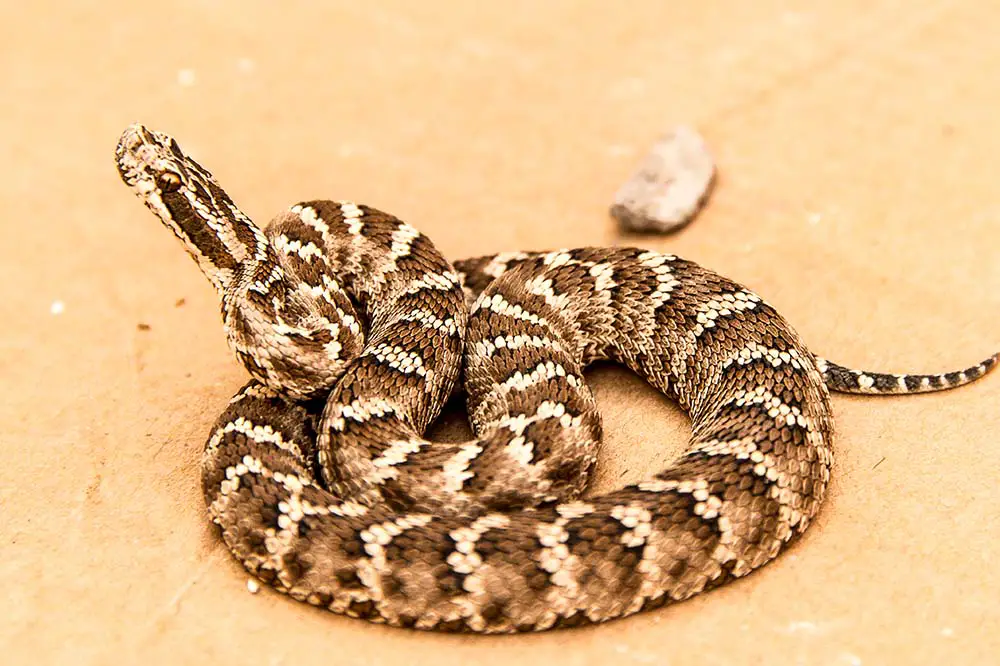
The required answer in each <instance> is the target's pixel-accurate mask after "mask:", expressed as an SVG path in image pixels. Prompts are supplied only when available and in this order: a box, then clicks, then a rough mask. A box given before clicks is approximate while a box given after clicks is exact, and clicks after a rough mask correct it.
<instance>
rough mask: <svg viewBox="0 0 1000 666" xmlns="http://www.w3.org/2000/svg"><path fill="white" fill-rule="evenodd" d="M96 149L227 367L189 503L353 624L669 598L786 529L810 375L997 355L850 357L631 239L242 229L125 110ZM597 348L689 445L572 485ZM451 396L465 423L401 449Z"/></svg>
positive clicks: (799, 483) (490, 621)
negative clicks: (668, 402) (601, 489)
mask: <svg viewBox="0 0 1000 666" xmlns="http://www.w3.org/2000/svg"><path fill="white" fill-rule="evenodd" d="M116 164H117V167H118V171H119V175H120V176H121V178H122V179H123V181H124V182H125V184H126V185H127V186H128V187H129V188H130V189H131V190H132V191H133V193H134V194H136V195H137V196H138V197H139V199H141V200H142V201H143V202H144V203H145V205H146V206H147V207H148V208H149V209H150V210H151V211H152V212H153V213H154V214H155V215H156V216H157V217H158V218H159V219H160V221H161V222H162V223H163V224H164V225H165V226H166V227H167V228H169V229H170V230H171V231H172V232H173V233H174V234H175V235H176V236H177V238H178V239H179V240H180V241H181V243H182V244H183V246H184V247H185V249H186V250H187V252H188V253H189V254H190V255H191V256H192V257H193V258H194V260H195V261H196V263H197V264H198V266H199V268H200V269H201V271H202V272H203V273H204V274H205V276H206V277H207V278H208V280H209V281H210V282H211V284H212V285H213V286H214V287H215V289H216V291H217V293H218V296H219V299H220V302H221V314H222V319H223V328H224V331H225V334H226V339H227V342H228V344H229V346H230V348H231V349H232V351H233V352H234V353H235V355H236V358H237V359H238V360H239V361H240V362H241V364H242V365H243V366H244V367H245V368H246V369H247V371H248V372H249V374H250V376H251V379H250V380H249V382H248V383H247V384H245V385H244V386H243V387H242V388H241V389H240V390H239V391H238V392H237V393H236V395H235V396H234V397H233V398H232V399H231V401H230V402H229V403H228V405H227V406H226V408H225V409H224V411H223V413H222V414H221V415H220V416H219V417H218V420H217V421H216V423H215V424H214V425H213V427H212V428H211V432H210V435H209V437H208V440H207V443H206V445H205V448H204V453H203V457H202V462H201V481H202V490H203V494H204V500H205V503H206V506H207V510H208V515H209V517H210V520H211V521H212V522H213V523H214V524H215V525H216V526H217V530H218V533H219V535H220V536H221V540H222V541H223V542H224V543H225V545H226V547H227V548H228V549H229V551H230V552H231V553H232V555H233V556H234V557H235V558H236V559H237V560H238V561H239V562H240V563H242V565H243V566H244V567H245V569H246V570H247V572H248V573H249V574H250V575H251V578H250V579H249V581H253V582H255V584H257V583H256V581H259V582H263V583H265V584H267V585H269V586H271V587H272V588H273V589H275V590H277V591H278V592H281V593H284V594H287V595H289V596H291V597H292V598H294V599H296V600H299V601H302V602H306V603H308V604H312V605H314V606H318V607H321V608H326V609H329V610H330V611H333V612H335V613H339V614H343V615H346V616H349V617H353V618H362V619H365V620H369V621H372V622H376V623H384V624H387V625H391V626H396V627H406V628H413V629H420V630H436V631H445V632H473V633H512V632H527V631H541V630H547V629H551V628H557V627H572V626H578V625H587V624H594V623H599V622H604V621H607V620H612V619H615V618H622V617H626V616H629V615H632V614H634V613H638V612H640V611H648V610H650V609H654V608H658V607H662V606H664V605H667V604H672V603H674V602H679V601H682V600H685V599H688V598H691V597H693V596H695V595H698V594H700V593H702V592H704V591H707V590H710V589H713V588H716V587H718V586H720V585H722V584H725V583H726V582H728V581H731V580H734V579H737V578H741V577H743V576H746V575H747V574H749V573H751V572H753V571H755V570H757V569H759V568H760V567H762V566H763V565H765V564H767V563H768V562H770V561H772V560H773V559H774V558H775V557H777V556H778V554H779V553H780V552H782V551H783V550H784V549H785V548H786V547H787V546H788V545H789V544H790V543H793V542H794V541H795V540H796V539H797V538H798V537H799V536H800V535H802V534H803V532H804V531H805V530H806V529H807V528H808V527H809V525H811V524H812V523H813V522H814V520H815V519H816V517H817V514H818V512H819V510H820V507H821V505H822V504H823V500H824V498H825V496H826V494H827V489H828V486H829V482H830V475H831V470H832V466H833V445H832V442H833V433H834V422H833V416H832V413H831V404H830V392H831V391H839V392H848V393H866V394H909V393H922V392H930V391H936V390H941V389H946V388H953V387H957V386H960V385H963V384H967V383H969V382H971V381H974V380H976V379H978V378H979V377H982V376H983V375H985V374H986V373H987V372H988V371H989V370H991V369H992V368H993V367H995V365H996V364H997V360H998V356H997V355H994V356H992V357H990V358H988V359H987V360H985V361H983V362H981V363H979V364H977V365H975V366H972V367H970V368H968V369H966V370H962V371H956V372H950V373H944V374H932V375H916V374H885V373H873V372H863V371H857V370H852V369H850V368H847V367H845V366H842V365H838V364H835V363H832V362H830V361H827V360H824V359H822V358H820V357H818V356H815V355H814V354H812V353H811V352H810V351H809V350H808V349H807V348H806V346H805V345H804V344H803V342H802V341H801V340H800V338H799V336H798V334H797V333H796V332H795V331H794V330H793V328H792V327H791V325H790V324H789V323H788V322H787V321H786V320H785V319H784V318H783V317H782V316H781V315H780V314H779V313H778V312H777V311H776V310H775V309H774V308H773V307H772V306H770V305H769V304H768V303H767V302H766V301H764V300H763V299H762V298H761V297H760V296H758V295H757V294H755V293H754V292H752V291H751V290H749V289H747V288H746V287H744V286H742V285H740V284H738V283H736V282H734V281H732V280H729V279H727V278H725V277H722V276H720V275H718V274H716V273H714V272H712V271H711V270H708V269H706V268H703V267H701V266H700V265H698V264H696V263H694V262H692V261H688V260H685V259H682V258H680V257H677V256H675V255H672V254H666V253H661V252H655V251H649V250H645V249H641V248H636V247H583V248H574V249H561V250H553V251H523V252H520V251H519V252H505V253H500V254H494V255H490V256H482V257H476V258H471V259H465V260H462V261H458V262H455V263H451V262H449V261H448V260H447V259H446V258H445V257H444V256H443V255H442V254H441V253H440V252H439V251H438V250H437V249H436V248H435V246H434V244H433V243H432V242H431V240H430V239H429V238H428V237H427V236H425V235H424V234H422V233H420V232H419V231H417V230H416V229H415V228H414V227H412V226H410V225H409V224H407V223H405V222H403V221H401V220H399V219H397V218H396V217H394V216H392V215H391V214H388V213H385V212H382V211H379V210H377V209H375V208H371V207H368V206H364V205H358V204H355V203H353V202H350V201H329V200H315V201H304V202H301V203H297V204H295V205H293V206H291V207H289V208H288V209H287V210H285V211H284V212H282V213H280V214H279V215H277V216H276V217H275V218H274V219H272V220H271V222H270V223H269V224H268V225H266V227H263V228H262V227H259V226H257V225H256V224H254V222H252V221H251V220H250V219H249V218H248V217H247V216H246V215H245V214H244V213H243V212H241V211H240V209H239V208H238V207H237V206H236V204H235V203H234V202H233V200H232V199H231V198H230V196H229V195H228V194H227V193H226V192H225V191H224V190H223V189H222V187H221V186H220V185H219V184H218V182H217V181H216V180H215V178H214V177H213V176H212V175H211V174H210V173H209V172H208V171H207V170H206V169H205V168H204V167H202V166H201V165H199V164H198V162H196V161H195V160H194V159H192V158H191V157H190V156H189V155H187V154H186V153H185V152H184V151H183V150H182V149H181V148H180V146H179V145H178V143H177V141H176V140H174V139H173V138H171V137H170V136H169V135H167V134H164V133H161V132H157V131H154V130H151V129H149V128H147V127H145V126H143V125H141V124H134V125H131V126H129V127H128V128H127V129H126V130H125V131H124V132H123V134H122V135H121V137H120V139H119V141H118V144H117V148H116ZM601 360H608V361H612V362H616V363H619V364H622V365H624V366H626V367H628V368H629V369H631V370H632V371H633V372H635V373H636V374H638V375H639V376H640V377H642V378H643V379H645V380H646V381H647V382H648V383H649V384H650V385H651V386H653V387H655V388H656V389H657V390H659V391H660V392H662V393H663V394H664V395H665V396H667V397H668V398H669V399H672V400H674V401H676V403H677V404H678V405H679V406H680V407H681V409H682V410H683V411H684V412H686V414H687V415H688V416H689V418H690V423H691V433H692V434H691V439H690V443H689V445H688V446H687V448H686V449H685V450H684V451H683V453H681V454H680V455H679V456H678V457H677V458H676V459H675V460H673V461H672V462H671V463H670V464H669V465H668V466H666V467H665V468H663V469H660V470H651V471H650V472H649V473H648V474H646V475H645V476H644V480H642V481H640V482H638V483H635V484H630V485H627V486H625V487H623V488H619V489H616V490H613V491H610V492H607V493H604V494H600V495H596V496H589V494H587V493H586V492H585V491H586V487H587V481H588V479H589V477H590V473H591V471H592V469H593V468H594V465H595V461H596V457H597V451H598V448H599V444H600V441H601V437H602V421H601V416H600V413H599V411H598V409H597V405H596V403H595V399H594V395H593V394H592V392H591V390H590V388H589V387H588V384H587V382H586V381H585V379H584V370H585V368H587V366H588V365H590V364H591V363H594V362H596V361H601ZM455 396H464V398H465V401H466V407H467V410H468V415H469V421H470V425H471V429H472V437H471V439H470V440H469V441H465V442H434V441H430V440H428V439H426V438H425V436H424V433H425V431H426V430H427V428H428V426H429V425H430V424H431V423H433V422H434V420H435V419H436V418H437V417H438V416H439V414H440V413H441V411H442V407H443V405H444V404H445V403H446V402H447V401H448V400H449V399H451V398H453V397H455Z"/></svg>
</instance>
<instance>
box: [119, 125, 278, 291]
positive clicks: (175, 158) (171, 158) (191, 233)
mask: <svg viewBox="0 0 1000 666" xmlns="http://www.w3.org/2000/svg"><path fill="white" fill-rule="evenodd" d="M115 158H116V159H115V162H116V164H117V166H118V173H119V175H120V176H121V178H122V180H123V181H124V182H125V184H126V185H128V186H129V188H130V189H131V190H132V192H133V193H135V195H136V196H137V197H139V199H141V200H142V201H143V203H145V204H146V207H147V208H149V209H150V210H151V211H153V213H155V214H156V216H157V217H159V218H160V221H161V222H163V224H164V225H165V226H166V227H167V228H168V229H170V230H171V231H172V232H173V233H174V235H176V236H177V237H178V238H179V239H180V240H181V242H182V243H183V244H184V247H185V249H186V250H187V251H188V253H189V254H190V255H191V256H192V257H193V258H194V259H195V261H196V262H197V263H198V266H199V267H200V268H201V270H202V272H203V273H205V275H206V276H207V277H208V279H209V280H210V281H211V282H212V284H213V285H214V286H215V287H216V289H218V290H219V291H220V293H221V292H224V291H225V290H226V289H227V288H228V287H229V285H230V284H231V283H232V281H233V279H234V278H235V276H236V275H237V274H238V272H239V271H238V269H239V267H240V265H241V264H242V263H243V262H245V261H246V260H247V259H248V258H254V257H259V256H261V255H262V254H263V253H265V252H266V249H267V241H266V240H265V239H264V236H263V234H262V233H261V231H260V230H259V229H258V228H257V227H256V226H254V224H253V223H252V222H251V221H250V219H249V218H247V216H246V215H244V214H243V213H242V212H241V211H240V210H239V209H238V208H237V207H236V204H234V203H233V201H232V199H230V198H229V196H228V195H227V194H226V193H225V191H223V189H222V187H220V186H219V184H218V183H217V182H216V181H215V178H213V177H212V174H211V173H209V172H208V170H206V169H205V168H204V167H202V166H201V165H200V164H198V163H197V162H195V161H194V160H193V159H191V157H189V156H188V155H186V154H185V153H184V151H182V150H181V147H180V146H179V145H178V144H177V142H176V141H175V140H174V139H173V138H172V137H170V136H168V135H166V134H164V133H162V132H155V131H153V130H150V129H148V128H146V127H144V126H143V125H140V124H138V123H137V124H134V125H130V126H129V127H128V128H126V129H125V131H124V132H123V133H122V135H121V138H120V139H119V140H118V146H117V148H116V149H115Z"/></svg>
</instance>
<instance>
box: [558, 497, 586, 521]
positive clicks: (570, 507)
mask: <svg viewBox="0 0 1000 666" xmlns="http://www.w3.org/2000/svg"><path fill="white" fill-rule="evenodd" d="M594 511H595V509H594V505H593V504H590V503H588V502H579V501H577V502H566V503H564V504H560V505H558V506H557V507H556V513H558V514H559V515H560V516H561V517H563V518H566V519H567V520H572V519H574V518H582V517H583V516H586V515H589V514H591V513H593V512H594Z"/></svg>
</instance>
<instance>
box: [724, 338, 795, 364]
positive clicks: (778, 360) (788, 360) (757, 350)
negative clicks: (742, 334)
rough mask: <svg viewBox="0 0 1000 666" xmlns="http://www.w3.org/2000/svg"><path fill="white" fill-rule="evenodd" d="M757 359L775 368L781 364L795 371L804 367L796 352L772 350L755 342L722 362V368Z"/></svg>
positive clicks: (791, 350)
mask: <svg viewBox="0 0 1000 666" xmlns="http://www.w3.org/2000/svg"><path fill="white" fill-rule="evenodd" d="M759 359H763V360H765V361H767V362H768V363H769V364H771V366H773V367H775V368H777V367H778V366H780V365H782V364H785V365H790V366H791V367H793V368H795V369H796V370H799V369H802V368H803V367H804V366H803V361H802V356H801V355H800V354H799V352H798V350H796V349H790V350H787V351H786V350H778V349H772V348H770V347H765V346H764V345H760V344H757V343H756V342H750V343H748V344H747V346H746V347H743V348H741V349H740V350H738V351H737V352H736V354H735V355H733V356H730V357H729V358H727V359H726V360H725V361H724V362H723V364H722V367H723V368H729V367H730V366H731V365H733V364H734V363H735V364H737V365H747V364H749V363H753V362H754V361H756V360H759Z"/></svg>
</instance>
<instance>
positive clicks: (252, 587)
mask: <svg viewBox="0 0 1000 666" xmlns="http://www.w3.org/2000/svg"><path fill="white" fill-rule="evenodd" d="M247 590H248V591H249V592H250V594H257V593H258V592H260V583H258V582H257V579H256V578H247Z"/></svg>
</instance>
